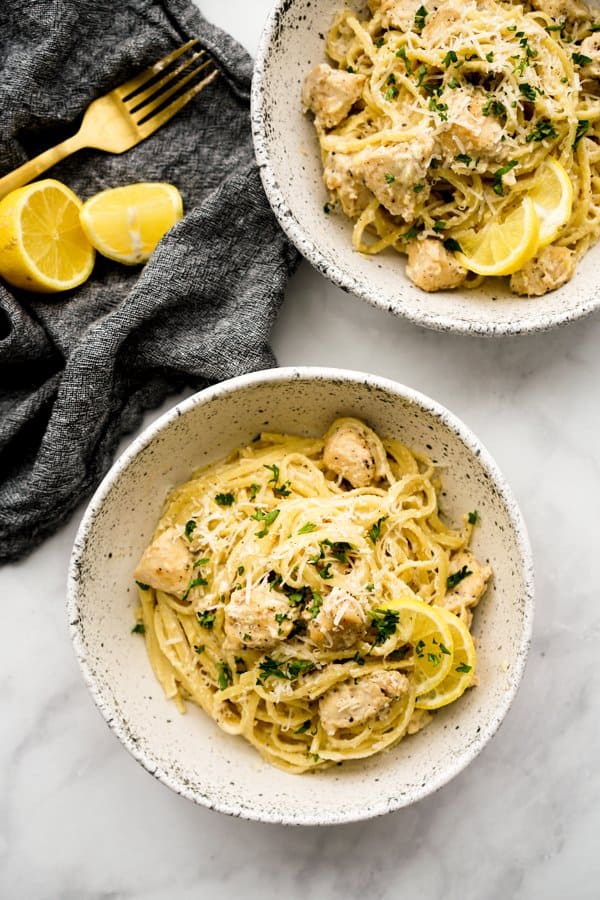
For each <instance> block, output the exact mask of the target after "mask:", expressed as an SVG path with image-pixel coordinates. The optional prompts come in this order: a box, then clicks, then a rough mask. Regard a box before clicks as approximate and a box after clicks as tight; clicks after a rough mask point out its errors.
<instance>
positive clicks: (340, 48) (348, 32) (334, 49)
mask: <svg viewBox="0 0 600 900" xmlns="http://www.w3.org/2000/svg"><path fill="white" fill-rule="evenodd" d="M345 19H346V11H345V10H340V12H338V13H337V15H336V17H335V19H334V20H333V25H332V27H331V30H330V32H329V35H328V37H327V55H328V56H330V57H331V58H332V59H334V60H335V61H336V62H338V63H341V62H342V61H343V60H345V59H346V57H347V55H348V50H349V48H350V47H351V45H352V44H353V43H354V38H355V34H354V31H353V30H352V28H350V26H349V25H348V23H347V22H346V21H345ZM336 26H337V27H336ZM334 29H335V38H332V33H333V31H334Z"/></svg>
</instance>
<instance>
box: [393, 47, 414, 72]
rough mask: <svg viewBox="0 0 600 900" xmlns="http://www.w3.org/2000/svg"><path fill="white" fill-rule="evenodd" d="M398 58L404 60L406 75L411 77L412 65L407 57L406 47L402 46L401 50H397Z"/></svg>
mask: <svg viewBox="0 0 600 900" xmlns="http://www.w3.org/2000/svg"><path fill="white" fill-rule="evenodd" d="M396 56H397V57H398V58H399V59H402V60H403V61H404V65H405V67H406V74H407V75H410V73H411V72H412V63H411V61H410V59H408V57H407V55H406V47H405V46H402V47H400V49H399V50H396Z"/></svg>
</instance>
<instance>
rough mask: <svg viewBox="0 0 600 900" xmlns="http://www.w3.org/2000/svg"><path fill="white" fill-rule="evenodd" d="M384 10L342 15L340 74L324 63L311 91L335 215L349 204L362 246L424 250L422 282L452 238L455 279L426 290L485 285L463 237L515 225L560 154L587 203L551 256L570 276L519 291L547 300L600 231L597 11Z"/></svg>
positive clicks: (561, 4) (479, 2)
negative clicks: (467, 257)
mask: <svg viewBox="0 0 600 900" xmlns="http://www.w3.org/2000/svg"><path fill="white" fill-rule="evenodd" d="M369 8H370V14H368V15H367V17H361V16H360V15H359V14H357V13H356V12H355V11H354V10H353V9H351V8H349V7H345V8H344V9H342V10H341V11H340V12H339V13H338V14H337V16H336V18H335V21H334V23H333V25H332V27H331V30H330V32H329V34H328V36H327V41H326V51H327V54H328V56H329V58H330V59H331V60H332V62H333V64H334V68H333V69H331V68H330V67H329V66H325V65H322V66H317V68H316V69H314V70H313V71H312V72H311V73H309V75H308V76H307V79H306V82H305V88H304V105H305V107H306V108H307V109H311V110H312V111H313V112H314V113H315V126H316V129H317V134H318V138H319V143H320V148H321V156H322V162H323V168H324V181H325V185H326V187H327V189H328V191H329V202H328V203H327V204H326V206H325V210H326V212H329V211H331V210H332V209H335V208H340V209H341V210H342V211H343V212H344V214H345V215H347V216H349V217H350V218H351V219H353V220H354V221H355V225H354V231H353V239H352V240H353V245H354V248H355V249H356V250H358V251H360V252H361V253H366V254H378V253H381V252H382V251H383V250H385V249H387V248H389V247H391V248H393V249H395V250H397V251H398V252H400V253H407V252H408V253H409V257H410V256H411V255H412V256H414V257H415V259H414V260H413V259H411V268H409V270H408V274H409V276H410V277H413V280H415V276H414V272H415V271H418V268H419V265H427V263H428V262H429V263H430V264H431V262H432V257H431V248H432V243H431V242H432V241H436V242H437V244H438V247H437V248H435V247H434V250H435V249H437V250H438V253H437V256H436V255H435V254H434V257H435V262H436V264H437V266H438V272H439V273H440V274H439V277H438V278H437V281H436V278H433V279H430V281H431V284H430V285H428V284H427V279H425V285H426V286H425V289H426V290H436V289H446V288H451V287H456V286H458V285H459V284H463V283H465V277H467V280H466V286H473V285H474V284H479V283H480V281H481V278H475V277H473V276H472V275H469V276H466V273H465V272H464V270H461V268H460V267H459V266H458V263H457V262H456V260H455V258H454V255H453V254H454V252H455V251H456V249H457V247H459V246H460V241H461V237H462V236H464V235H466V234H472V233H473V232H475V233H477V232H478V231H480V230H481V229H482V228H483V227H484V226H485V224H486V223H489V222H490V221H492V220H494V221H503V220H505V219H506V218H507V217H508V216H509V215H510V213H511V211H512V210H513V209H514V208H515V207H516V206H517V205H518V204H519V203H520V202H522V200H523V198H524V197H525V196H526V195H528V194H529V192H531V191H532V189H534V188H535V186H536V178H537V176H538V173H539V171H540V167H541V166H542V164H543V163H544V161H545V160H547V159H552V160H556V161H557V162H558V163H560V164H561V166H562V167H563V168H564V170H565V171H566V173H567V174H568V177H569V179H570V181H571V182H572V185H573V190H574V197H575V202H574V204H573V207H572V212H571V213H570V217H569V218H568V221H567V222H566V224H565V225H564V227H562V229H560V231H558V234H557V235H556V236H555V238H554V240H553V241H552V247H551V249H548V248H546V249H545V250H542V248H541V246H540V247H538V251H539V253H538V255H539V254H541V253H544V254H545V256H544V259H547V260H553V261H554V262H555V263H556V265H557V268H558V269H559V270H560V277H562V281H561V280H560V277H559V276H557V278H556V279H555V281H554V282H552V281H551V280H549V279H548V278H546V280H545V281H544V282H543V284H542V285H541V286H540V285H534V287H533V288H532V287H531V279H530V280H529V281H528V283H527V287H526V288H522V287H521V285H522V283H523V279H522V278H521V279H520V280H519V279H515V280H514V281H513V283H512V284H511V288H512V289H513V290H515V291H516V292H519V293H526V292H528V291H529V292H530V293H538V294H539V293H544V292H545V291H546V290H550V289H552V288H553V287H556V286H558V284H559V282H560V283H564V281H565V280H567V279H568V277H570V275H571V274H572V272H573V271H574V268H575V263H576V261H577V260H578V259H580V258H581V256H582V255H583V254H584V253H585V252H586V251H587V250H588V249H589V248H590V247H591V246H592V245H593V244H594V243H596V241H597V240H598V237H599V235H600V41H599V40H597V38H596V35H595V32H596V31H597V30H598V29H599V28H600V24H598V23H597V22H596V17H595V15H594V13H593V12H592V10H591V9H590V8H589V7H587V6H586V5H584V4H583V3H581V2H579V0H551V2H549V3H544V2H542V0H531V2H526V3H524V4H516V3H509V2H496V0H465V2H463V0H436V2H429V3H426V4H425V5H424V6H423V5H421V6H419V0H370V2H369ZM553 16H554V17H555V18H553ZM332 72H333V73H334V74H333V76H332V75H331V73H332ZM567 215H568V214H567ZM439 245H441V247H440V246H439ZM557 248H560V249H557ZM426 250H428V251H429V257H428V258H426ZM419 251H420V252H421V256H422V257H423V259H422V260H419V258H418V256H419ZM444 251H446V253H444ZM440 254H443V255H444V257H445V258H444V260H441V257H440ZM530 259H531V254H530V255H529V257H528V260H530ZM442 263H443V265H442ZM444 267H445V268H444ZM546 268H548V266H547V267H546ZM416 282H417V283H420V282H419V279H418V277H417V279H416ZM421 286H423V285H421Z"/></svg>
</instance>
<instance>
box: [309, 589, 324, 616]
mask: <svg viewBox="0 0 600 900" xmlns="http://www.w3.org/2000/svg"><path fill="white" fill-rule="evenodd" d="M322 605H323V598H322V596H321V595H320V594H318V593H317V592H316V591H312V605H311V606H310V608H309V610H308V613H309V615H310V617H311V619H316V617H317V616H318V615H319V610H320V609H321V607H322Z"/></svg>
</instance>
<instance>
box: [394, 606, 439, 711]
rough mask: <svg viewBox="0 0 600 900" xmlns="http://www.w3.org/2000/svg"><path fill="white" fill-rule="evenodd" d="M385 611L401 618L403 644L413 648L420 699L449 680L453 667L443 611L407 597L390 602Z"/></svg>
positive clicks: (417, 691)
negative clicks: (387, 610) (394, 613)
mask: <svg viewBox="0 0 600 900" xmlns="http://www.w3.org/2000/svg"><path fill="white" fill-rule="evenodd" d="M382 608H383V609H393V610H395V611H397V612H398V613H399V614H400V619H399V622H398V626H397V632H398V634H399V636H400V640H401V641H403V642H404V643H407V644H411V645H412V648H413V652H414V679H415V690H416V695H417V697H419V696H420V695H421V694H425V693H427V692H429V691H432V690H433V689H434V688H435V687H436V686H437V685H438V684H439V683H440V682H441V681H443V680H444V679H445V678H446V677H447V675H448V674H449V672H450V667H451V665H452V632H451V631H450V628H449V627H448V624H447V621H446V619H445V618H444V617H443V616H441V615H440V614H439V613H440V607H437V606H430V605H429V604H428V603H424V602H423V600H414V599H413V598H412V597H404V598H401V599H397V600H396V599H394V600H390V601H389V602H388V603H386V604H385V606H384V607H382Z"/></svg>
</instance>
